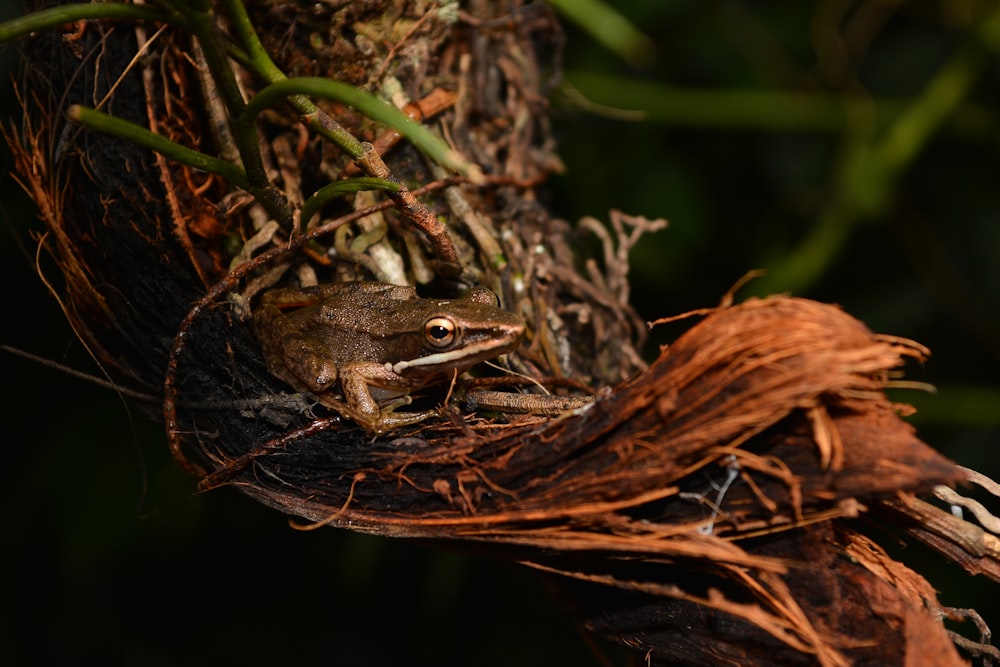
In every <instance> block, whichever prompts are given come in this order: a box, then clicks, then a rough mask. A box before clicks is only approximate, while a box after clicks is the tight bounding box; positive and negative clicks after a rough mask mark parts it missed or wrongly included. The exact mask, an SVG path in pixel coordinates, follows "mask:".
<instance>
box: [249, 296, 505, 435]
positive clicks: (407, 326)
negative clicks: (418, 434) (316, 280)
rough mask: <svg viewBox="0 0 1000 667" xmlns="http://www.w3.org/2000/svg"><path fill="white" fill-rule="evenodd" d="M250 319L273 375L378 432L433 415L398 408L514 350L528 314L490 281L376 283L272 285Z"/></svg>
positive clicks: (430, 412) (427, 412) (428, 412)
mask: <svg viewBox="0 0 1000 667" xmlns="http://www.w3.org/2000/svg"><path fill="white" fill-rule="evenodd" d="M282 308H296V310H292V311H290V312H287V313H286V312H283V311H282ZM254 326H255V328H256V330H257V337H258V338H259V340H260V343H261V347H262V348H263V351H264V358H265V360H266V361H267V367H268V370H269V371H270V372H271V373H272V374H273V375H274V376H276V377H278V378H279V379H281V380H284V381H285V382H287V383H288V384H289V385H291V386H292V387H294V388H295V389H296V390H297V391H308V392H311V393H313V394H315V395H316V396H317V397H318V399H319V401H320V403H322V404H323V405H325V406H327V407H329V408H331V409H333V410H336V411H337V412H338V413H340V414H342V415H344V416H345V417H348V418H350V419H352V420H353V421H355V422H357V423H358V424H360V425H361V426H363V427H364V428H366V429H368V430H371V431H375V432H377V433H381V432H384V431H386V430H388V429H391V428H394V427H397V426H403V425H406V424H413V423H416V422H418V421H420V420H422V419H425V418H426V417H428V416H429V415H431V414H434V413H433V412H432V411H426V412H412V413H405V412H404V413H393V412H392V410H394V409H395V408H397V407H399V406H400V405H405V404H407V403H409V402H410V398H409V394H410V392H412V391H415V390H417V389H420V388H422V387H426V386H428V385H432V384H435V383H439V382H444V381H447V380H450V379H451V378H452V377H453V376H454V375H456V374H457V373H461V372H463V371H465V370H466V369H468V368H469V367H471V366H473V365H474V364H476V363H479V362H480V361H485V360H487V359H492V358H493V357H496V356H499V355H501V354H505V353H507V352H510V351H512V350H514V349H515V348H516V347H517V346H518V344H519V343H520V342H521V338H522V336H523V335H524V321H523V320H522V319H521V318H520V317H518V316H517V315H515V314H514V313H510V312H507V311H506V310H503V309H502V308H500V307H499V306H498V304H497V297H496V295H494V294H493V292H491V291H490V290H488V289H486V288H482V287H478V288H473V289H472V290H470V291H469V292H468V293H467V294H465V295H464V296H463V297H461V298H458V299H425V298H421V297H418V296H417V293H416V290H415V289H414V288H412V287H403V286H399V285H389V284H386V283H378V282H346V283H334V284H329V285H318V286H316V287H305V288H287V289H274V290H271V291H269V292H267V293H265V294H264V296H263V298H262V300H261V304H260V305H259V306H258V307H257V309H256V310H255V312H254ZM337 388H339V390H340V391H339V393H340V395H341V396H342V398H339V397H338V396H337V394H336V389H337Z"/></svg>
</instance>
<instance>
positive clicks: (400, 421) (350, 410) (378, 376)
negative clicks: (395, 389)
mask: <svg viewBox="0 0 1000 667" xmlns="http://www.w3.org/2000/svg"><path fill="white" fill-rule="evenodd" d="M401 383H405V380H404V379H403V378H402V377H400V376H399V375H396V374H395V373H393V372H392V370H390V369H388V368H387V367H386V365H385V364H379V363H375V362H361V361H359V362H351V363H347V364H343V365H342V366H341V368H340V389H341V391H342V392H343V394H344V401H345V402H346V407H347V411H346V412H345V416H347V417H349V418H350V419H352V420H354V421H355V422H357V423H359V424H361V425H362V426H364V427H365V428H367V429H368V430H370V431H374V432H376V433H385V432H386V431H388V430H391V429H393V428H397V427H400V426H408V425H410V424H416V423H417V422H421V421H423V420H424V419H427V418H428V417H430V416H431V415H434V414H435V412H434V411H433V410H424V411H422V412H402V413H397V412H393V410H395V409H396V408H397V407H400V406H401V405H407V404H409V403H410V397H409V395H406V394H402V395H401V396H400V397H399V398H397V399H396V400H394V401H392V402H391V404H390V405H389V406H388V407H382V406H380V405H379V403H378V401H376V400H375V397H374V396H372V392H371V386H372V385H376V386H379V385H382V386H399V385H400V384H401ZM335 409H338V408H335ZM341 412H344V411H343V410H341Z"/></svg>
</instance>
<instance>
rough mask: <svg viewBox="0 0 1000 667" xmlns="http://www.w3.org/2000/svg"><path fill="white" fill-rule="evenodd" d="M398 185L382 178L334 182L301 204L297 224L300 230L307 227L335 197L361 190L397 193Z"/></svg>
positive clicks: (350, 179) (362, 178)
mask: <svg viewBox="0 0 1000 667" xmlns="http://www.w3.org/2000/svg"><path fill="white" fill-rule="evenodd" d="M399 187H400V186H399V183H396V182H393V181H387V180H385V179H382V178H369V177H361V178H349V179H346V180H343V181H336V182H335V183H330V184H329V185H324V186H323V187H321V188H320V189H319V190H317V191H316V193H315V194H314V195H313V196H312V197H310V198H309V199H307V200H306V201H305V203H304V204H302V211H301V214H300V216H299V224H300V226H301V227H302V229H305V228H306V227H308V226H309V221H310V220H312V217H313V216H314V215H316V213H317V212H319V210H320V209H321V208H322V207H323V206H324V205H325V204H326V203H327V202H329V201H331V200H333V199H336V198H337V197H340V196H343V195H346V194H351V193H353V192H360V191H362V190H383V191H385V192H399Z"/></svg>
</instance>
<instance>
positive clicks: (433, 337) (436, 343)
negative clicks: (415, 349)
mask: <svg viewBox="0 0 1000 667" xmlns="http://www.w3.org/2000/svg"><path fill="white" fill-rule="evenodd" d="M456 332H457V328H456V327H455V323H454V322H452V321H451V320H450V319H448V318H447V317H432V318H431V319H429V320H427V323H426V324H424V339H425V340H426V341H427V342H428V343H429V344H430V345H431V346H432V347H448V346H449V345H451V344H452V343H454V342H455V336H456Z"/></svg>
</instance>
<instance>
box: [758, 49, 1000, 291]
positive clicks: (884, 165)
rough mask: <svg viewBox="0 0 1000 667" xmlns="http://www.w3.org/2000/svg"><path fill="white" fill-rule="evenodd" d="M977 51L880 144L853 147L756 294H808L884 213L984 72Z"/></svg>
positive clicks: (964, 52)
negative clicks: (829, 192) (863, 227)
mask: <svg viewBox="0 0 1000 667" xmlns="http://www.w3.org/2000/svg"><path fill="white" fill-rule="evenodd" d="M983 61H984V58H983V54H982V51H981V48H979V45H976V44H968V45H966V46H965V47H963V48H962V49H960V50H959V51H958V53H956V54H955V56H954V57H953V58H952V59H951V60H950V61H949V62H948V63H947V64H945V65H944V66H943V67H942V68H941V69H939V70H938V72H937V73H936V74H935V75H934V77H933V78H932V79H931V80H930V82H929V83H928V84H927V85H926V86H925V87H924V90H923V91H922V92H921V94H920V95H919V96H918V97H917V98H915V99H914V100H913V101H912V103H911V104H910V106H909V107H908V108H907V109H905V110H904V111H903V113H902V114H901V115H900V116H899V117H898V118H897V119H896V121H895V122H894V123H892V124H891V125H890V126H889V127H888V129H887V130H886V132H885V133H884V135H883V136H882V138H881V139H880V140H876V141H875V142H874V143H868V144H864V145H857V146H855V147H854V148H853V149H849V152H850V153H851V155H852V156H853V157H852V158H851V159H847V160H845V161H844V162H843V163H842V165H841V169H840V173H839V174H838V176H837V181H838V184H839V186H838V188H837V192H836V193H835V194H836V196H835V197H834V199H833V201H832V202H831V203H830V205H829V206H828V207H827V209H826V210H825V211H824V212H823V213H822V214H821V215H820V217H819V219H818V220H817V221H816V224H815V225H814V226H813V228H812V230H811V231H810V232H809V235H808V236H807V237H806V238H805V239H804V240H803V241H802V243H801V244H800V245H799V246H798V247H797V248H796V249H795V250H794V251H793V252H792V253H790V254H789V255H788V256H786V258H785V260H784V261H783V262H781V263H780V264H778V265H776V266H775V267H774V268H773V269H772V270H769V272H768V274H767V275H766V276H765V277H764V279H763V280H761V281H759V282H758V283H757V284H755V285H754V287H755V290H756V291H758V292H766V293H770V292H775V291H792V292H796V293H802V292H805V291H808V290H809V289H810V288H811V287H812V286H813V285H814V284H815V283H816V282H817V281H818V280H819V279H820V278H822V276H823V275H824V274H825V273H826V271H827V270H828V269H829V267H830V265H831V264H832V263H833V262H834V261H835V260H836V258H837V257H838V256H839V254H840V252H841V251H842V249H843V247H844V246H845V245H846V244H847V242H848V241H849V240H850V238H851V234H852V232H853V230H854V227H855V226H856V225H857V224H858V222H860V221H862V220H865V219H870V218H872V217H874V216H877V215H879V214H881V213H882V211H883V210H884V209H885V207H886V205H887V202H888V201H889V199H890V198H891V196H892V193H893V192H894V190H895V188H896V184H897V182H898V180H899V177H900V175H901V174H902V173H903V171H904V170H905V169H906V167H907V166H908V165H909V164H911V163H912V161H913V160H914V159H915V158H916V157H917V155H919V153H920V151H921V150H922V149H923V148H924V147H925V146H926V145H927V143H928V141H930V139H931V137H933V136H934V134H935V133H936V132H937V131H939V130H940V129H941V127H942V126H943V125H944V124H945V122H946V121H947V120H948V118H949V117H950V116H951V115H952V114H953V113H954V112H955V111H956V110H957V109H958V108H959V106H960V104H961V102H962V100H964V99H965V96H966V94H967V93H968V91H969V89H970V88H971V86H972V84H973V82H974V81H975V80H976V78H977V76H978V74H979V72H980V71H981V69H982V64H983Z"/></svg>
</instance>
